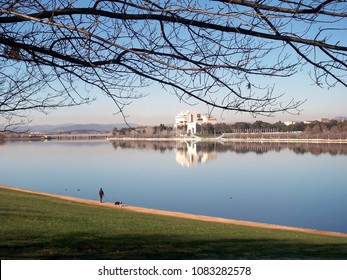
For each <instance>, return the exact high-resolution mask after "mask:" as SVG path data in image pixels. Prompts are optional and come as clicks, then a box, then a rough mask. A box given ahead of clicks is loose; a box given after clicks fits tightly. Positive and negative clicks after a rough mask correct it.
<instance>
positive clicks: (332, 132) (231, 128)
mask: <svg viewBox="0 0 347 280" xmlns="http://www.w3.org/2000/svg"><path fill="white" fill-rule="evenodd" d="M186 131H187V127H186V126H180V127H177V128H174V127H173V126H170V125H164V124H160V125H159V126H144V127H137V128H122V129H114V130H113V132H112V134H113V135H114V136H115V137H135V138H136V137H167V138H169V137H174V136H177V135H182V134H186ZM298 132H299V133H304V134H305V135H307V136H311V137H312V136H313V135H314V136H324V137H343V138H347V120H343V121H338V120H329V121H326V122H320V121H313V122H307V123H304V122H296V123H293V124H290V125H286V124H285V123H283V122H280V121H279V122H276V123H273V124H271V123H268V122H263V121H256V122H254V123H248V122H236V123H234V124H227V123H217V124H214V125H213V124H209V123H207V124H202V125H201V126H200V132H199V133H197V135H199V134H215V135H221V134H223V133H234V134H247V133H253V134H255V133H298Z"/></svg>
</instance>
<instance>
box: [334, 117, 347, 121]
mask: <svg viewBox="0 0 347 280" xmlns="http://www.w3.org/2000/svg"><path fill="white" fill-rule="evenodd" d="M333 120H337V121H347V117H342V116H338V117H335V118H333Z"/></svg>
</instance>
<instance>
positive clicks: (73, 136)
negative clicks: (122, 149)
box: [44, 133, 111, 141]
mask: <svg viewBox="0 0 347 280" xmlns="http://www.w3.org/2000/svg"><path fill="white" fill-rule="evenodd" d="M110 136H111V134H110V133H55V134H46V135H45V136H44V138H45V139H47V140H57V141H77V140H103V139H106V138H107V137H110Z"/></svg>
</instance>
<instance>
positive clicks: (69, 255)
mask: <svg viewBox="0 0 347 280" xmlns="http://www.w3.org/2000/svg"><path fill="white" fill-rule="evenodd" d="M0 215H1V229H0V236H1V239H0V257H1V259H140V260H141V259H347V238H344V237H332V236H323V235H314V234H305V233H298V232H290V231H283V230H270V229H262V228H255V227H245V226H236V225H229V224H219V223H212V222H201V221H194V220H188V219H179V218H172V217H165V216H158V215H150V214H141V213H135V212H131V211H125V210H124V209H121V208H119V209H113V208H107V207H100V206H92V205H85V204H79V203H74V202H68V201H64V200H60V199H56V198H50V197H45V196H41V195H34V194H29V193H24V192H18V191H13V190H8V189H1V188H0Z"/></svg>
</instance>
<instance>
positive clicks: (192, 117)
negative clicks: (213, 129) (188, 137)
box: [175, 110, 217, 134]
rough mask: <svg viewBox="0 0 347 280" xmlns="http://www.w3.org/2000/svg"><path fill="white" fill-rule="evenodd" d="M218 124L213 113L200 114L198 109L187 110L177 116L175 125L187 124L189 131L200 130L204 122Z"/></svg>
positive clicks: (189, 132)
mask: <svg viewBox="0 0 347 280" xmlns="http://www.w3.org/2000/svg"><path fill="white" fill-rule="evenodd" d="M207 123H210V124H216V123H217V119H216V118H215V117H214V116H212V115H211V114H200V113H198V112H197V111H194V110H193V111H188V110H187V111H185V112H181V113H179V114H178V115H177V116H176V117H175V127H176V128H177V127H182V126H187V133H188V134H191V133H192V134H194V133H197V132H199V130H200V126H201V125H202V124H207Z"/></svg>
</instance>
